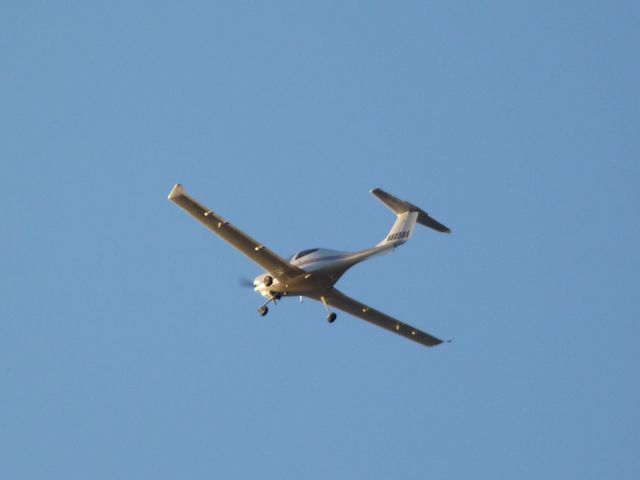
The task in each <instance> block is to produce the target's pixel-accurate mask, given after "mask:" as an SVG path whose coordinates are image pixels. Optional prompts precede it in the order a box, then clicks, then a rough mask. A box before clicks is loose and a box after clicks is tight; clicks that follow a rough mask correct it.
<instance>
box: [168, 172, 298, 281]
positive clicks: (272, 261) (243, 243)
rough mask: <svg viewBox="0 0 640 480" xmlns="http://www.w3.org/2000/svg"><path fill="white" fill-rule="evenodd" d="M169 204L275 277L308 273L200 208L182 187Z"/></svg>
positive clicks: (170, 197) (178, 188)
mask: <svg viewBox="0 0 640 480" xmlns="http://www.w3.org/2000/svg"><path fill="white" fill-rule="evenodd" d="M169 200H171V201H172V202H174V203H176V204H177V205H178V206H180V207H181V208H183V209H184V210H186V211H187V213H189V214H190V215H191V216H193V217H194V218H195V219H196V220H198V221H199V222H200V223H202V224H203V225H204V226H205V227H207V228H208V229H209V230H211V231H212V232H213V233H215V234H216V235H218V236H219V237H220V238H222V239H223V240H224V241H225V242H227V243H230V244H231V245H232V246H234V247H236V248H237V249H238V250H240V251H241V252H242V253H244V254H245V255H246V256H247V257H249V258H250V259H251V260H253V261H254V262H256V263H257V264H258V265H260V266H261V267H262V268H264V269H265V270H266V271H267V272H269V273H270V274H271V275H273V276H275V277H283V276H284V277H287V276H293V275H298V274H300V273H304V270H302V269H300V268H298V267H295V266H293V265H291V264H290V263H289V262H287V261H286V260H285V259H284V258H282V257H280V256H279V255H276V254H275V253H273V252H272V251H271V250H269V249H268V248H267V247H265V246H264V245H262V244H261V243H260V242H256V241H255V240H254V239H253V238H251V237H250V236H249V235H247V234H246V233H244V232H242V231H241V230H240V229H238V228H236V227H234V226H233V225H231V224H230V223H229V222H227V221H226V220H225V219H223V218H222V217H220V216H219V215H216V214H215V213H213V212H212V211H211V210H209V209H208V208H205V207H204V206H202V205H200V204H199V203H198V202H196V201H195V200H194V199H193V198H191V197H190V196H189V195H187V193H186V192H185V191H184V188H183V187H182V185H180V184H177V185H176V186H175V187H173V190H171V193H170V194H169Z"/></svg>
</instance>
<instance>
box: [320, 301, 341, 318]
mask: <svg viewBox="0 0 640 480" xmlns="http://www.w3.org/2000/svg"><path fill="white" fill-rule="evenodd" d="M320 301H321V302H322V305H324V308H326V309H327V312H329V315H327V322H329V323H333V322H335V321H336V318H337V317H338V316H337V315H336V314H335V312H332V311H331V310H330V309H329V304H327V300H326V299H325V298H324V297H320Z"/></svg>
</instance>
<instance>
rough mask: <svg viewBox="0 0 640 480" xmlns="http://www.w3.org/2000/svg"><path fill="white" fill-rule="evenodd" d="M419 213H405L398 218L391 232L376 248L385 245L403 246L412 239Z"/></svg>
mask: <svg viewBox="0 0 640 480" xmlns="http://www.w3.org/2000/svg"><path fill="white" fill-rule="evenodd" d="M417 219H418V212H403V213H399V214H398V215H397V216H396V221H395V223H394V224H393V226H392V227H391V230H389V233H388V234H387V236H386V237H385V238H384V240H382V241H381V242H380V243H378V245H376V247H381V246H383V245H393V246H394V247H396V246H398V245H402V244H403V243H404V242H406V241H407V240H409V239H410V238H411V235H413V231H414V230H415V228H416V221H417Z"/></svg>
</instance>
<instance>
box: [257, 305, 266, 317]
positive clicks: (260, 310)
mask: <svg viewBox="0 0 640 480" xmlns="http://www.w3.org/2000/svg"><path fill="white" fill-rule="evenodd" d="M258 313H259V314H260V316H261V317H264V316H265V315H266V314H267V313H269V307H267V306H266V305H264V306H262V307H260V308H259V309H258Z"/></svg>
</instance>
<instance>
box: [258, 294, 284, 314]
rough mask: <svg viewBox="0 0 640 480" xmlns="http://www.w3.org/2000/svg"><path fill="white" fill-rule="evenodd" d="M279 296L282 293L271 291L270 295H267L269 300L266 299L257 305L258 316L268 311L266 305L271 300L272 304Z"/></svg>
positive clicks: (280, 296)
mask: <svg viewBox="0 0 640 480" xmlns="http://www.w3.org/2000/svg"><path fill="white" fill-rule="evenodd" d="M281 298H282V294H280V293H273V292H271V296H270V297H269V300H267V301H266V302H264V303H263V304H262V305H260V307H258V313H259V314H260V316H261V317H264V316H265V315H266V314H267V313H269V307H267V305H269V303H271V302H273V304H274V305H275V304H276V300H280V299H281Z"/></svg>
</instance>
